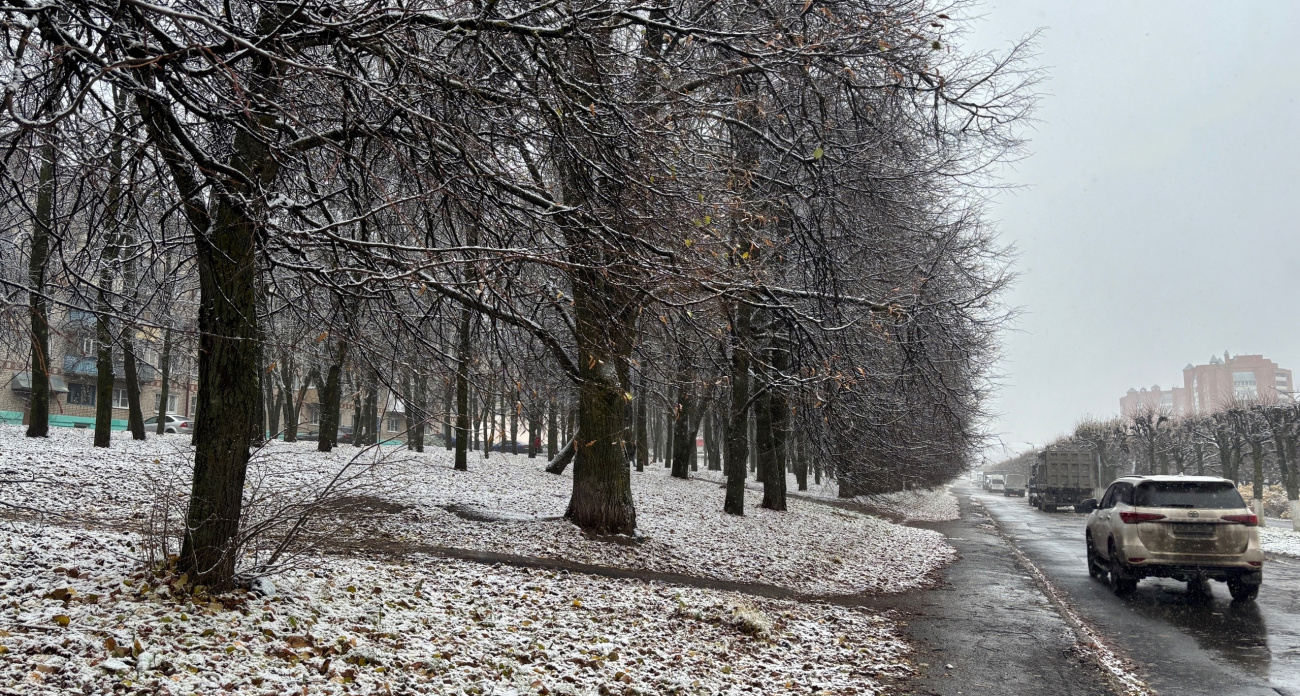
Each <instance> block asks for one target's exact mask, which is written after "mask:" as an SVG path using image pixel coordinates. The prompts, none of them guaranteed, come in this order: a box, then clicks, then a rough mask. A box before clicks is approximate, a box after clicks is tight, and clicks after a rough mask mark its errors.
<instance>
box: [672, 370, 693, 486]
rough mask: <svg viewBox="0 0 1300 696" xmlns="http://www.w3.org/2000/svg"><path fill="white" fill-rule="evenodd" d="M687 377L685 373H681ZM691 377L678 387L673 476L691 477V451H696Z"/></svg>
mask: <svg viewBox="0 0 1300 696" xmlns="http://www.w3.org/2000/svg"><path fill="white" fill-rule="evenodd" d="M679 376H681V377H686V375H685V374H684V373H683V374H682V375H679ZM688 380H689V377H686V379H682V380H681V383H680V384H679V385H678V387H677V409H676V412H675V414H674V415H675V416H676V419H675V420H674V422H673V467H672V476H673V478H679V479H687V478H690V476H691V475H690V471H691V453H692V452H693V451H695V433H694V432H692V431H691V422H692V421H693V420H695V413H694V410H695V395H694V394H693V393H692V384H691V383H690V382H689V381H688Z"/></svg>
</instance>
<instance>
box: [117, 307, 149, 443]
mask: <svg viewBox="0 0 1300 696" xmlns="http://www.w3.org/2000/svg"><path fill="white" fill-rule="evenodd" d="M126 330H127V331H130V332H134V331H135V327H134V325H132V324H127V329H126ZM136 365H137V363H136V357H135V341H134V340H133V339H132V338H131V337H130V336H126V337H124V338H123V339H122V373H123V374H122V376H123V378H124V379H125V380H126V413H127V415H126V427H127V428H129V429H130V430H131V439H133V440H143V439H144V438H145V435H144V409H142V408H141V407H140V376H139V374H138V373H137V372H136Z"/></svg>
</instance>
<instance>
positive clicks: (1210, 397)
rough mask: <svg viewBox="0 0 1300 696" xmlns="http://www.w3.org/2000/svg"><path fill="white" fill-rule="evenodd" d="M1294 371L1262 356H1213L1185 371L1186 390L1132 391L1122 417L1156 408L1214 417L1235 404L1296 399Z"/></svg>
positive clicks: (1122, 406)
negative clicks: (1213, 415) (1292, 376)
mask: <svg viewBox="0 0 1300 696" xmlns="http://www.w3.org/2000/svg"><path fill="white" fill-rule="evenodd" d="M1292 384H1293V383H1292V381H1291V371H1290V370H1284V369H1282V368H1281V367H1278V364H1277V363H1275V362H1273V361H1272V360H1269V359H1267V358H1265V357H1264V356H1262V355H1229V354H1228V352H1227V351H1224V353H1223V357H1219V356H1217V355H1214V356H1211V357H1210V361H1209V362H1208V363H1206V364H1204V365H1188V366H1187V367H1184V368H1183V386H1181V387H1171V388H1169V389H1161V388H1160V386H1159V385H1155V386H1153V387H1151V388H1150V389H1147V388H1145V387H1143V388H1142V389H1129V390H1128V393H1127V394H1125V395H1124V396H1123V397H1122V398H1120V400H1119V409H1120V413H1121V414H1123V415H1125V416H1128V415H1132V414H1133V413H1135V412H1137V411H1139V410H1142V409H1145V408H1155V409H1156V410H1158V411H1161V412H1163V413H1168V414H1169V415H1173V416H1181V415H1186V414H1190V413H1213V412H1215V411H1219V410H1222V409H1224V408H1226V407H1227V406H1229V405H1230V404H1232V403H1234V402H1239V401H1254V402H1262V403H1272V402H1275V401H1279V400H1286V401H1289V400H1291V399H1292V398H1293V397H1292V395H1291V392H1292Z"/></svg>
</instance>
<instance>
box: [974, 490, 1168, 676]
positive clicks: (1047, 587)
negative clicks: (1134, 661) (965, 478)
mask: <svg viewBox="0 0 1300 696" xmlns="http://www.w3.org/2000/svg"><path fill="white" fill-rule="evenodd" d="M968 497H969V498H970V501H971V503H972V504H974V505H978V506H979V507H980V509H982V510H983V511H984V514H985V515H986V516H987V517H988V518H989V521H990V523H991V524H992V525H993V528H994V529H995V530H996V531H997V534H998V537H1000V538H1001V539H1002V540H1003V541H1005V542H1006V543H1007V546H1008V547H1010V549H1011V553H1012V555H1014V556H1015V560H1016V564H1017V565H1019V566H1020V567H1021V568H1024V569H1025V571H1026V572H1028V573H1029V575H1030V577H1031V578H1033V580H1034V584H1036V585H1038V589H1039V590H1040V591H1041V592H1042V593H1043V596H1044V597H1046V598H1047V601H1048V602H1050V603H1051V604H1052V606H1053V607H1055V609H1056V612H1057V613H1058V614H1059V615H1060V616H1061V618H1062V619H1063V620H1064V621H1065V623H1066V625H1067V626H1069V627H1070V629H1071V630H1072V631H1074V635H1075V639H1076V640H1078V641H1079V643H1080V645H1081V646H1082V647H1083V649H1084V650H1085V651H1086V652H1087V653H1088V654H1089V655H1091V656H1092V658H1093V660H1094V661H1095V662H1096V663H1097V666H1098V667H1099V668H1100V669H1101V673H1102V674H1103V675H1105V677H1106V681H1107V682H1108V683H1109V684H1110V687H1111V688H1112V689H1113V690H1114V691H1115V692H1116V693H1119V694H1124V695H1125V696H1158V694H1157V692H1156V690H1155V689H1152V688H1151V687H1150V686H1148V685H1147V684H1146V682H1144V681H1142V680H1141V679H1139V678H1138V677H1137V674H1136V673H1134V671H1133V670H1132V669H1130V668H1129V667H1128V661H1127V660H1125V659H1124V658H1122V657H1120V656H1119V653H1117V652H1116V651H1115V650H1114V649H1113V648H1111V647H1110V646H1109V645H1108V644H1107V643H1106V642H1105V641H1104V640H1102V639H1101V637H1100V635H1099V634H1098V633H1097V632H1096V631H1094V630H1093V629H1092V628H1091V627H1089V626H1088V625H1087V624H1086V623H1085V622H1084V621H1083V619H1082V618H1081V617H1080V616H1079V615H1078V614H1076V613H1075V612H1074V610H1073V609H1071V608H1070V605H1069V604H1068V603H1066V601H1065V599H1064V598H1063V595H1062V593H1061V591H1060V590H1058V589H1057V588H1056V586H1055V585H1054V584H1052V581H1051V580H1049V579H1048V578H1047V575H1046V574H1044V573H1043V571H1041V570H1039V569H1038V566H1037V565H1034V562H1033V561H1031V560H1029V557H1028V556H1026V555H1025V554H1024V552H1023V551H1021V550H1020V547H1019V546H1018V545H1017V544H1016V542H1015V539H1013V538H1012V537H1011V536H1010V535H1008V534H1006V532H1004V531H1003V529H1002V522H1001V521H1000V520H999V519H998V518H997V516H995V515H994V514H993V511H992V510H990V509H989V508H988V507H987V506H985V505H984V503H982V502H980V501H979V500H976V499H975V496H971V495H969V494H968Z"/></svg>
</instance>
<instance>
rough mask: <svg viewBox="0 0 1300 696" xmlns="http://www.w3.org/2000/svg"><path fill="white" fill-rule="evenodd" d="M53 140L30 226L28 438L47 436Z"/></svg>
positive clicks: (48, 146) (48, 143)
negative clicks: (47, 281)
mask: <svg viewBox="0 0 1300 696" xmlns="http://www.w3.org/2000/svg"><path fill="white" fill-rule="evenodd" d="M54 157H55V150H54V138H53V135H50V136H48V137H47V140H46V141H45V144H44V145H43V146H42V147H41V169H40V173H39V174H38V175H37V177H38V181H37V186H38V187H39V188H37V191H36V221H35V224H34V225H32V248H31V254H30V255H29V256H28V264H27V283H28V293H27V310H28V314H29V317H30V319H31V331H32V369H31V378H32V384H31V387H32V389H31V400H30V401H29V402H28V411H27V413H28V416H27V437H46V436H47V435H49V433H50V318H49V311H48V309H47V308H46V304H45V267H46V264H47V263H48V261H49V257H50V237H51V236H53V233H54V189H55V185H56V184H55V180H54Z"/></svg>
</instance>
